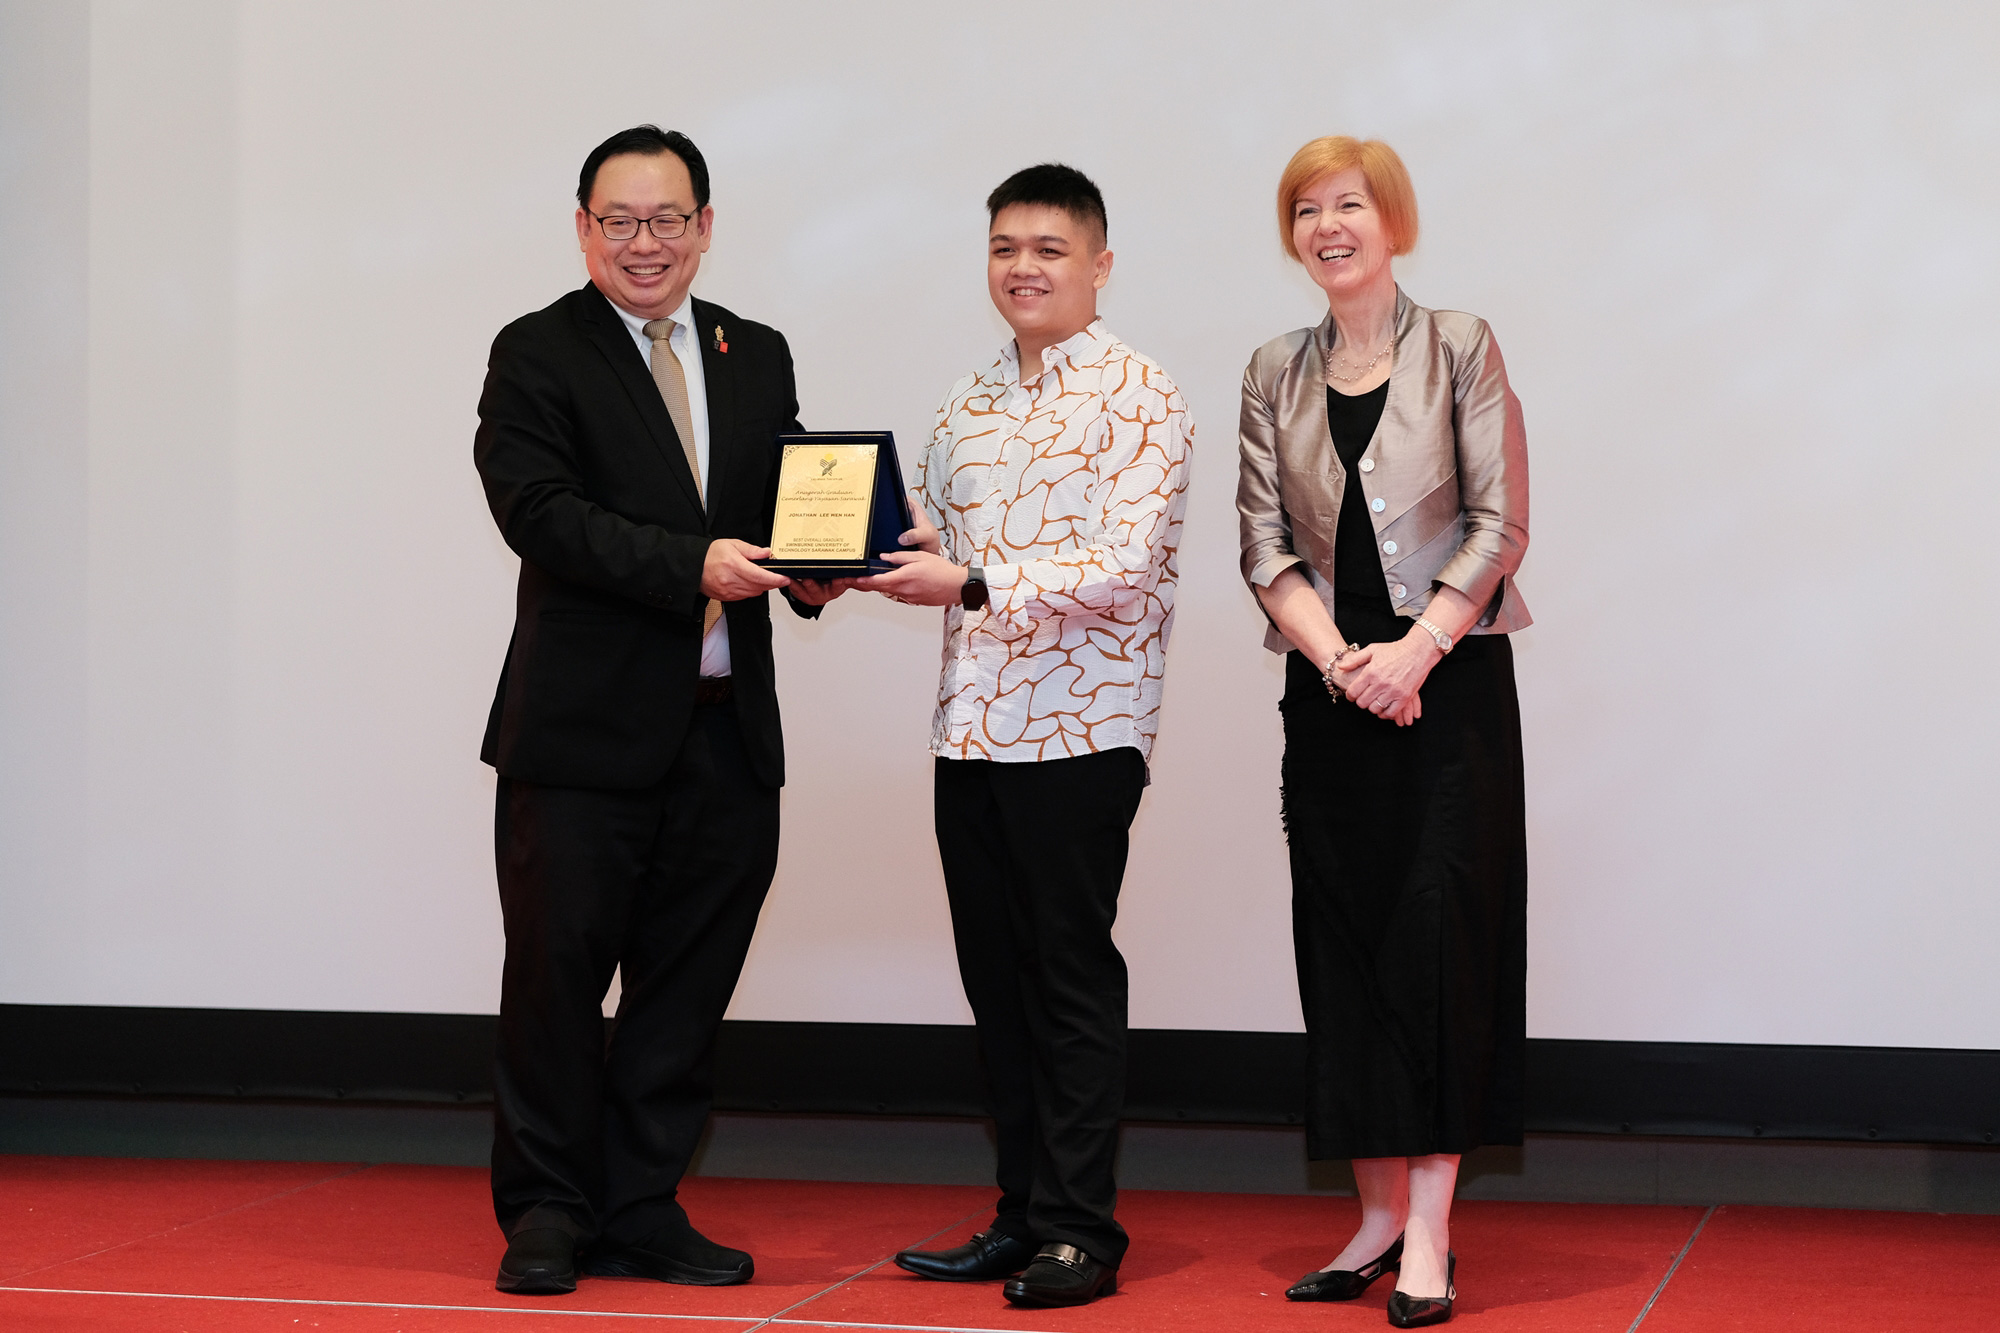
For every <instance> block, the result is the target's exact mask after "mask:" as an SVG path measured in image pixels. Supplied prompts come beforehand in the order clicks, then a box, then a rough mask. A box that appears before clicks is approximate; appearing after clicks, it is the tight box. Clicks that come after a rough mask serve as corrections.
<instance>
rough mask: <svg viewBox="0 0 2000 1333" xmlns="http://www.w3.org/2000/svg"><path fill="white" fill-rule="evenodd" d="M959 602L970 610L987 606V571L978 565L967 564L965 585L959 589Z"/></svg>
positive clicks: (977, 609)
mask: <svg viewBox="0 0 2000 1333" xmlns="http://www.w3.org/2000/svg"><path fill="white" fill-rule="evenodd" d="M958 604H959V605H960V606H962V607H964V608H965V609H966V610H968V611H979V610H983V609H984V608H985V606H986V571H985V570H983V569H981V568H980V567H979V566H978V565H967V566H966V574H965V586H964V587H962V588H960V589H959V590H958Z"/></svg>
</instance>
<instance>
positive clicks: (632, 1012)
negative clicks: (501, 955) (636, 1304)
mask: <svg viewBox="0 0 2000 1333" xmlns="http://www.w3.org/2000/svg"><path fill="white" fill-rule="evenodd" d="M494 854H495V859H496V861H497V863H498V868H499V878H500V906H501V911H502V915H503V918H504V921H505V925H506V932H507V962H506V968H505V970H504V972H503V973H502V975H501V983H500V1036H499V1047H498V1051H497V1053H496V1059H495V1062H494V1079H493V1086H494V1136H493V1210H494V1214H495V1215H496V1216H497V1217H498V1218H499V1221H500V1227H501V1229H502V1230H503V1231H505V1232H506V1233H507V1234H508V1235H509V1236H512V1235H514V1234H515V1233H516V1232H518V1231H522V1230H525V1229H527V1228H530V1227H559V1228H561V1229H563V1230H565V1231H568V1232H569V1233H571V1234H572V1235H573V1236H575V1237H577V1239H578V1240H579V1241H580V1242H581V1243H582V1244H584V1245H586V1246H594V1247H596V1248H599V1249H600V1250H603V1251H607V1252H609V1251H614V1250H618V1249H622V1248H624V1247H626V1246H629V1245H632V1244H635V1243H637V1242H639V1241H642V1240H644V1239H645V1238H646V1237H648V1236H650V1235H652V1234H653V1232H655V1231H656V1230H658V1229H659V1228H660V1227H662V1226H664V1225H667V1224H669V1223H673V1222H678V1221H684V1220H685V1219H686V1214H685V1213H684V1212H682V1211H681V1208H680V1205H679V1204H678V1203H677V1202H676V1201H675V1193H676V1191H677V1189H678V1188H679V1185H680V1179H681V1176H682V1175H683V1174H684V1173H685V1172H686V1170H687V1165H688V1159H689V1157H690V1156H691V1155H692V1154H693V1152H694V1148H695V1142H696V1140H697V1139H698V1138H699V1137H700V1136H701V1131H702V1127H703V1125H704V1124H705V1122H706V1121H707V1119H708V1112H709V1108H710V1105H711V1103H712V1102H713V1100H714V1078H713V1073H712V1069H713V1052H714V1046H715V1034H716V1029H717V1027H718V1026H719V1025H720V1024H721V1022H722V1014H723V1010H725V1009H726V1008H728V1006H729V997H730V995H731V993H732V992H734V991H735V989H736V979H737V977H738V975H739V974H740V973H741V972H742V970H743V958H744V955H745V954H746V953H747V952H748V951H749V948H750V936H751V933H752V931H754V930H755V929H756V925H757V914H758V912H759V910H760V909H761V908H762V907H763V904H764V894H765V892H766V891H767V890H768V889H769V888H770V885H771V875H772V872H773V871H774V870H775V869H776V868H777V862H778V791H777V788H775V787H768V786H765V785H764V784H763V783H761V782H760V781H758V779H757V777H756V775H755V774H754V773H753V772H752V771H751V768H750V763H749V760H748V758H747V756H746V755H745V753H744V749H743V742H742V738H741V734H740V732H739V730H738V724H737V719H736V710H735V708H734V706H733V705H730V704H720V705H710V706H703V707H698V708H697V709H696V710H695V718H694V722H693V724H692V725H691V726H690V728H689V730H688V736H687V740H686V742H685V743H684V744H683V745H682V747H681V752H680V754H679V756H678V757H676V759H675V760H674V764H673V767H672V769H671V770H670V771H669V772H668V774H667V776H666V778H665V779H664V780H663V781H661V782H660V783H659V784H658V785H657V786H653V787H649V788H645V789H643V790H638V791H598V790H588V789H582V788H573V787H544V786H537V785H534V784H532V783H525V782H513V781H508V780H506V779H502V780H501V782H500V791H499V799H498V802H497V806H496V809H495V812H494ZM614 968H616V969H619V970H620V972H621V977H622V987H621V993H620V997H619V1001H618V1015H617V1026H616V1030H615V1033H614V1035H613V1036H612V1038H611V1041H610V1043H609V1045H608V1046H607V1044H606V1042H605V1037H604V1018H603V1009H602V1006H603V1003H604V996H605V993H606V992H607V991H608V990H609V989H610V985H611V975H612V971H613V969H614Z"/></svg>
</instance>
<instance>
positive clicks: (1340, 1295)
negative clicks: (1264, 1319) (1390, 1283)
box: [1285, 1236, 1403, 1301]
mask: <svg viewBox="0 0 2000 1333" xmlns="http://www.w3.org/2000/svg"><path fill="white" fill-rule="evenodd" d="M1402 1257H1403V1238H1402V1237H1401V1236H1398V1237H1396V1243H1395V1244H1393V1245H1391V1246H1390V1247H1389V1248H1388V1249H1386V1250H1384V1251H1382V1253H1380V1254H1378V1255H1376V1256H1375V1258H1374V1260H1373V1261H1372V1262H1370V1263H1365V1264H1363V1265H1361V1267H1359V1268H1353V1269H1348V1268H1327V1269H1322V1270H1321V1271H1319V1272H1317V1273H1307V1274H1306V1275H1305V1276H1304V1277H1302V1278H1300V1279H1299V1280H1298V1281H1297V1282H1294V1283H1293V1284H1292V1285H1291V1286H1289V1287H1287V1288H1285V1299H1286V1300H1288V1301H1351V1300H1353V1299H1354V1298H1355V1297H1356V1296H1359V1295H1360V1294H1361V1293H1362V1292H1364V1291H1366V1290H1368V1284H1369V1283H1371V1282H1373V1281H1374V1280H1375V1279H1376V1278H1378V1277H1381V1276H1382V1275H1383V1274H1384V1273H1387V1272H1389V1271H1390V1270H1392V1269H1393V1268H1395V1266H1396V1262H1397V1261H1398V1260H1399V1259H1401V1258H1402Z"/></svg>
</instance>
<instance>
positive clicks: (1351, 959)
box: [1280, 602, 1528, 1159]
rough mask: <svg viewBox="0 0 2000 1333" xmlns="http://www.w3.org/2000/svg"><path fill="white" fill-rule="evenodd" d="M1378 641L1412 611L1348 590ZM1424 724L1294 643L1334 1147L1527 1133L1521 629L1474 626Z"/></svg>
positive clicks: (1312, 1087)
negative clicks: (1348, 684) (1344, 696)
mask: <svg viewBox="0 0 2000 1333" xmlns="http://www.w3.org/2000/svg"><path fill="white" fill-rule="evenodd" d="M1338 618H1339V622H1340V628H1341V630H1342V631H1343V632H1344V633H1346V634H1347V635H1348V637H1349V638H1350V639H1353V640H1355V641H1357V642H1360V643H1363V644H1366V643H1372V642H1377V641H1380V640H1387V639H1392V638H1401V637H1402V636H1403V635H1404V634H1405V633H1407V632H1408V630H1409V623H1410V622H1409V621H1408V620H1405V619H1403V618H1401V617H1398V616H1396V615H1395V614H1394V613H1393V612H1392V611H1390V610H1389V609H1388V607H1387V604H1386V602H1384V603H1382V605H1381V606H1380V607H1379V609H1378V608H1377V607H1376V606H1374V605H1373V604H1368V603H1358V604H1356V605H1354V606H1348V605H1346V604H1344V603H1343V604H1342V605H1341V606H1340V607H1339V608H1338ZM1420 697H1421V698H1422V701H1423V710H1424V715H1423V717H1422V718H1420V719H1419V720H1418V721H1417V722H1416V723H1414V724H1413V725H1411V726H1409V727H1398V726H1396V725H1395V724H1394V723H1392V722H1387V721H1384V720H1382V719H1380V718H1377V717H1374V716H1372V715H1370V714H1368V713H1366V712H1363V711H1362V710H1361V709H1359V708H1357V707H1355V706H1354V705H1353V704H1351V703H1339V704H1336V703H1335V702H1334V701H1333V700H1332V699H1331V698H1329V697H1328V695H1327V692H1326V687H1325V686H1324V685H1323V684H1321V682H1320V676H1319V670H1318V669H1317V668H1316V667H1315V666H1313V664H1312V663H1310V662H1308V661H1307V660H1306V659H1305V657H1304V656H1303V655H1302V654H1300V653H1296V652H1294V653H1292V654H1290V655H1289V657H1288V658H1287V660H1286V663H1285V698H1284V702H1283V704H1282V705H1280V708H1281V710H1282V712H1283V714H1284V719H1285V761H1284V812H1285V827H1286V833H1287V836H1288V840H1289V842H1290V844H1291V862H1292V934H1293V944H1294V947H1295V948H1296V950H1297V954H1298V969H1299V999H1300V1002H1301V1005H1302V1007H1303V1008H1304V1010H1305V1021H1306V1050H1307V1057H1306V1058H1307V1088H1308V1093H1307V1095H1308V1105H1307V1112H1306V1146H1307V1153H1308V1155H1309V1156H1311V1157H1312V1158H1315V1159H1326V1158H1356V1157H1417V1156H1423V1155H1426V1154H1430V1153H1462V1152H1466V1151H1469V1150H1470V1149H1473V1148H1477V1147H1479V1146H1480V1145H1482V1144H1515V1143H1519V1142H1521V1121H1522V1095H1521V1085H1522V1062H1523V1056H1524V1050H1525V1045H1526V1037H1527V1033H1526V1011H1527V989H1526V983H1527V967H1528V948H1527V914H1528V898H1527V884H1528V857H1527V834H1526V817H1525V812H1524V808H1523V802H1522V780H1521V710H1520V704H1519V701H1518V699H1517V697H1516V695H1515V690H1514V653H1513V647H1512V645H1511V644H1509V643H1508V641H1507V638H1506V636H1505V635H1500V634H1491V635H1468V636H1467V637H1465V638H1464V639H1461V640H1460V641H1459V643H1458V645H1457V646H1456V647H1455V648H1454V649H1453V651H1452V652H1451V654H1450V655H1449V656H1447V657H1445V658H1444V659H1443V660H1442V661H1440V662H1439V663H1438V664H1437V666H1436V668H1435V669H1433V670H1432V672H1431V674H1430V677H1429V678H1428V679H1427V680H1426V681H1425V682H1424V685H1423V688H1422V690H1421V691H1420Z"/></svg>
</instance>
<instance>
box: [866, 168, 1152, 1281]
mask: <svg viewBox="0 0 2000 1333" xmlns="http://www.w3.org/2000/svg"><path fill="white" fill-rule="evenodd" d="M986 208H987V213H988V216H989V219H990V222H991V226H990V227H989V232H990V235H989V236H988V238H987V265H986V272H987V286H988V288H989V290H990V292H991V294H992V297H993V304H994V305H995V306H997V307H998V308H999V310H1000V313H1001V315H1002V316H1004V317H1005V319H1006V320H1007V323H1008V325H1009V326H1010V327H1011V328H1012V329H1013V331H1014V338H1013V340H1012V341H1011V342H1010V343H1008V344H1007V346H1005V347H1003V348H1002V349H1001V351H1000V355H999V357H998V359H996V360H995V361H994V362H993V364H992V365H990V366H988V367H987V368H986V369H984V370H982V371H980V372H978V373H977V374H974V375H968V376H966V377H965V378H964V379H962V380H960V381H959V382H958V383H957V384H956V385H954V386H953V387H952V391H951V393H950V394H948V395H947V396H946V398H945V400H944V403H943V405H942V406H941V407H939V409H938V418H937V426H936V429H935V430H934V431H933V432H932V435H931V442H930V445H929V447H928V448H927V449H926V450H925V452H924V456H923V464H922V466H921V467H920V468H919V469H918V474H917V477H918V480H917V489H918V491H919V499H920V500H921V503H922V513H923V515H924V517H923V518H921V519H919V520H918V525H917V527H916V528H915V529H913V530H912V531H911V532H909V533H906V534H905V535H904V537H903V544H904V545H905V546H906V547H911V548H915V549H912V550H907V551H903V552H898V553H896V554H893V555H891V556H889V559H890V560H892V561H894V562H896V563H897V564H899V565H900V566H901V567H900V568H899V569H896V570H894V571H893V572H890V573H887V574H882V575H878V576H876V577H875V578H872V579H863V580H860V581H858V583H857V585H856V586H859V587H861V588H864V589H868V590H871V591H876V592H882V593H886V594H888V595H889V596H891V597H893V598H895V599H896V600H898V601H903V602H910V603H914V604H916V605H919V606H947V607H950V608H951V609H950V610H949V611H948V612H947V613H946V616H945V647H944V671H943V676H942V679H941V680H940V681H939V684H938V706H937V714H936V717H935V719H934V721H933V722H932V725H931V753H932V754H933V755H935V756H936V759H935V766H936V786H935V792H936V820H937V839H938V851H939V853H940V855H941V857H942V860H943V862H944V875H945V891H946V895H947V897H948V898H949V900H950V904H951V918H952V931H953V935H954V937H955V939H956V941H957V948H958V966H959V974H960V976H961V977H962V978H963V980H964V983H965V994H966V998H967V1000H969V1001H970V1002H971V1005H972V1012H973V1015H974V1017H975V1019H976V1020H977V1022H978V1027H979V1043H980V1049H981V1052H982V1054H983V1055H984V1057H985V1062H986V1072H987V1078H988V1093H989V1097H990V1099H991V1104H992V1109H993V1116H994V1119H995V1121H996V1122H997V1125H998V1131H999V1134H998V1137H999V1172H998V1175H999V1185H1000V1192H1001V1197H1000V1204H999V1208H998V1211H997V1215H996V1217H995V1218H994V1222H993V1225H992V1227H991V1228H989V1229H988V1230H986V1231H983V1232H981V1233H979V1234H978V1235H977V1236H975V1237H973V1239H972V1240H971V1241H970V1242H968V1243H967V1244H964V1245H960V1246H958V1247H956V1248H953V1249H949V1250H942V1251H930V1252H926V1251H914V1250H912V1251H905V1252H904V1253H902V1254H899V1255H898V1256H896V1262H897V1263H898V1264H900V1265H902V1267H904V1268H906V1269H908V1270H909V1271H911V1272H913V1273H917V1274H920V1275H922V1276H925V1277H932V1278H941V1279H945V1280H951V1281H978V1280H982V1279H985V1280H991V1279H997V1278H1005V1277H1009V1276H1010V1275H1014V1274H1018V1276H1013V1277H1012V1279H1011V1280H1010V1281H1009V1282H1008V1283H1007V1285H1006V1288H1005V1292H1006V1296H1007V1299H1008V1300H1010V1301H1012V1302H1014V1303H1015V1304H1017V1305H1081V1304H1084V1303H1085V1302H1088V1301H1091V1300H1094V1299H1095V1298H1097V1297H1098V1296H1100V1295H1105V1294H1107V1293H1109V1292H1111V1291H1114V1290H1115V1289H1116V1288H1117V1270H1118V1265H1119V1262H1120V1261H1121V1260H1122V1259H1123V1258H1124V1255H1125V1247H1126V1236H1125V1231H1124V1228H1122V1227H1121V1226H1119V1225H1118V1223H1117V1221H1116V1220H1115V1219H1114V1218H1113V1216H1112V1210H1113V1206H1114V1205H1115V1203H1116V1200H1117V1187H1116V1185H1115V1184H1114V1182H1113V1180H1112V1155H1113V1151H1114V1148H1115V1144H1116V1135H1117V1125H1118V1115H1119V1112H1120V1110H1121V1109H1122V1106H1123V1102H1124V1096H1125V1007H1126V1006H1125V998H1126V982H1125V960H1124V958H1123V957H1121V956H1120V955H1119V952H1118V948H1117V946H1116V945H1114V944H1113V943H1112V941H1111V924H1112V921H1113V920H1114V918H1115V917H1116V916H1117V911H1118V889H1119V884H1120V882H1121V880H1122V879H1123V877H1124V873H1125V853H1126V839H1127V834H1128V832H1129V830H1130V828H1131V824H1132V817H1133V815H1134V814H1135V813H1137V811H1138V808H1139V795H1140V791H1141V789H1142V788H1144V786H1145V785H1146V764H1147V761H1148V759H1149V757H1150V755H1151V752H1152V746H1153V736H1154V734H1155V732H1156V731H1157V729H1158V726H1159V717H1160V687H1161V682H1162V680H1163V678H1164V674H1165V668H1166V648H1167V634H1168V631H1169V630H1170V629H1171V628H1172V626H1173V619H1174V585H1175V580H1176V577H1177V573H1178V570H1177V565H1176V554H1177V551H1178V549H1179V545H1180V527H1181V512H1182V510H1183V508H1184V506H1185V501H1186V497H1187V477H1188V449H1189V443H1190V432H1191V423H1190V422H1189V420H1188V412H1187V405H1186V404H1185V403H1184V402H1182V400H1181V394H1180V390H1179V389H1178V388H1176V387H1175V386H1174V382H1173V381H1172V380H1171V379H1169V378H1168V377H1167V374H1166V372H1165V371H1163V370H1161V369H1160V368H1159V366H1157V365H1155V364H1154V363H1153V362H1151V361H1149V360H1147V359H1146V358H1145V357H1143V356H1141V355H1139V354H1138V353H1137V352H1135V351H1133V350H1132V349H1131V348H1129V347H1127V346H1126V345H1125V344H1124V343H1122V342H1120V341H1118V339H1117V338H1115V337H1113V336H1112V334H1111V333H1110V331H1109V330H1107V329H1106V328H1105V327H1104V325H1103V323H1102V322H1101V321H1099V320H1098V318H1097V293H1098V291H1099V290H1100V289H1101V288H1103V286H1104V284H1105V281H1106V280H1107V279H1109V278H1110V276H1111V251H1109V250H1108V249H1106V248H1105V217H1104V199H1103V196H1102V195H1101V194H1099V192H1098V189H1097V187H1096V186H1095V185H1094V184H1092V183H1091V181H1090V179H1089V177H1087V176H1085V175H1084V174H1083V173H1082V172H1080V171H1077V170H1075V169H1074V168H1071V167H1066V166H1057V165H1052V164H1045V165H1042V166H1036V167H1029V168H1028V169H1027V170H1025V171H1021V172H1017V173H1016V174H1014V175H1013V176H1010V177H1009V178H1008V179H1007V180H1006V181H1005V182H1004V183H1002V184H1001V186H1000V187H999V188H998V189H996V190H995V191H993V193H992V194H991V195H990V196H988V198H987V200H986ZM1024 1269H1025V1270H1026V1271H1025V1272H1023V1271H1022V1270H1024Z"/></svg>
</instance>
